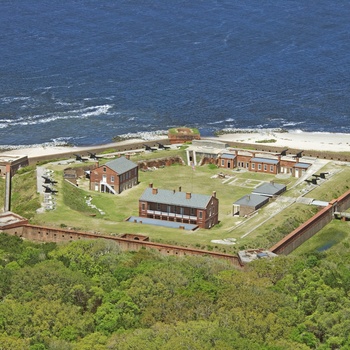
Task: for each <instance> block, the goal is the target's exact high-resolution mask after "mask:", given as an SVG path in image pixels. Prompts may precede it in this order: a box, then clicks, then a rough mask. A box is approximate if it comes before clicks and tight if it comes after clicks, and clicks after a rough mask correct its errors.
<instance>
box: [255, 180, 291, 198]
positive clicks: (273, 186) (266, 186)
mask: <svg viewBox="0 0 350 350" xmlns="http://www.w3.org/2000/svg"><path fill="white" fill-rule="evenodd" d="M285 188H286V185H283V184H279V183H276V182H269V183H263V184H262V185H260V186H258V187H257V188H256V189H255V190H254V191H253V192H252V193H255V194H260V193H261V194H266V195H271V196H273V195H274V194H277V193H278V192H280V191H281V190H283V189H285Z"/></svg>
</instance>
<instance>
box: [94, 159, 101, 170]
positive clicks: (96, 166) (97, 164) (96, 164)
mask: <svg viewBox="0 0 350 350" xmlns="http://www.w3.org/2000/svg"><path fill="white" fill-rule="evenodd" d="M99 166H100V164H99V162H98V161H97V162H95V169H96V168H98V167H99Z"/></svg>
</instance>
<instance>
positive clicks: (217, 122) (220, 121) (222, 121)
mask: <svg viewBox="0 0 350 350" xmlns="http://www.w3.org/2000/svg"><path fill="white" fill-rule="evenodd" d="M224 122H225V120H218V121H216V122H211V123H208V125H215V124H222V123H224Z"/></svg>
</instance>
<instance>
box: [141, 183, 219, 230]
mask: <svg viewBox="0 0 350 350" xmlns="http://www.w3.org/2000/svg"><path fill="white" fill-rule="evenodd" d="M218 215H219V200H218V199H217V198H216V193H215V192H214V193H213V195H211V196H208V195H203V194H194V193H189V192H181V191H175V190H174V191H172V190H163V189H157V188H153V185H152V184H151V185H150V186H149V187H148V188H147V189H146V190H145V192H144V193H143V194H142V196H141V198H140V199H139V216H140V217H146V218H153V219H158V220H166V221H174V222H181V223H186V224H194V225H198V226H199V227H201V228H211V227H212V226H214V225H216V224H217V223H218Z"/></svg>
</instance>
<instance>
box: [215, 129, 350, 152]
mask: <svg viewBox="0 0 350 350" xmlns="http://www.w3.org/2000/svg"><path fill="white" fill-rule="evenodd" d="M218 138H219V139H220V140H221V141H223V142H224V141H231V142H242V143H250V144H257V143H262V144H266V145H273V146H277V147H285V148H297V149H300V150H317V151H329V152H350V134H341V133H311V132H274V131H261V132H253V133H234V134H224V135H220V136H218ZM266 141H270V142H266Z"/></svg>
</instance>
